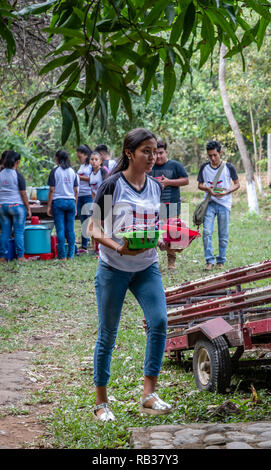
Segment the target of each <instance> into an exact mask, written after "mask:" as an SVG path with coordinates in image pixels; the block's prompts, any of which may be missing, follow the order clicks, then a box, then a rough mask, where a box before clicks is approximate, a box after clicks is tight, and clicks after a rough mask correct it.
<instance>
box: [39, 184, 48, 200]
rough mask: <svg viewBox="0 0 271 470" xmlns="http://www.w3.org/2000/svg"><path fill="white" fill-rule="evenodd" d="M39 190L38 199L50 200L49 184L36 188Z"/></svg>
mask: <svg viewBox="0 0 271 470" xmlns="http://www.w3.org/2000/svg"><path fill="white" fill-rule="evenodd" d="M36 190H37V199H38V200H39V201H42V202H46V201H48V196H49V186H41V187H40V188H36Z"/></svg>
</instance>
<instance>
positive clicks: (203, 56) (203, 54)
mask: <svg viewBox="0 0 271 470" xmlns="http://www.w3.org/2000/svg"><path fill="white" fill-rule="evenodd" d="M212 50H213V49H212V48H211V47H210V44H209V43H208V42H206V43H204V44H202V43H201V45H200V62H199V69H200V68H201V67H202V66H203V65H204V64H205V62H206V61H207V60H208V57H209V55H210V54H211V52H212Z"/></svg>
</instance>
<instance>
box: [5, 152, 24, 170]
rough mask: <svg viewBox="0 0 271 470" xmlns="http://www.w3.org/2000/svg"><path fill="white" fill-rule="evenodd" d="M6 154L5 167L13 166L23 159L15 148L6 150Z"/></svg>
mask: <svg viewBox="0 0 271 470" xmlns="http://www.w3.org/2000/svg"><path fill="white" fill-rule="evenodd" d="M4 154H5V155H4V168H9V169H11V168H13V167H14V165H15V163H16V162H17V161H18V160H20V159H21V155H20V154H19V153H18V152H15V151H14V150H5V152H4ZM2 156H3V154H2Z"/></svg>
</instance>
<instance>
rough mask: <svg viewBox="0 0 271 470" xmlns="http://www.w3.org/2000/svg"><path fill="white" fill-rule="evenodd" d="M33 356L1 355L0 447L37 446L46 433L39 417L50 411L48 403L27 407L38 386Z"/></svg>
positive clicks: (31, 354)
mask: <svg viewBox="0 0 271 470" xmlns="http://www.w3.org/2000/svg"><path fill="white" fill-rule="evenodd" d="M32 358H33V352H29V351H16V352H13V353H4V354H1V355H0V449H20V448H25V447H27V448H37V446H39V445H38V442H39V441H40V439H41V436H43V435H44V433H45V427H44V426H43V425H42V424H41V423H40V422H39V416H40V415H45V414H47V413H48V405H42V404H39V405H34V406H33V405H31V406H29V405H27V406H25V400H26V398H27V396H28V394H29V393H30V392H31V391H34V390H35V389H36V388H37V387H36V384H35V382H34V381H33V379H32V380H31V375H30V374H29V370H30V369H29V368H30V364H31V360H32ZM22 409H23V410H25V411H24V413H23V414H22ZM20 413H21V414H20ZM25 413H26V414H25Z"/></svg>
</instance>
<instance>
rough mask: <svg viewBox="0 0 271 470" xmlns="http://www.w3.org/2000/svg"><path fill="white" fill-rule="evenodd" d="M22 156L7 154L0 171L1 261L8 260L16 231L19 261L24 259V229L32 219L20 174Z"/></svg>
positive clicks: (15, 239)
mask: <svg viewBox="0 0 271 470" xmlns="http://www.w3.org/2000/svg"><path fill="white" fill-rule="evenodd" d="M20 158H21V157H20V154H19V153H17V152H15V151H14V150H8V151H6V152H5V159H4V163H3V169H2V171H0V227H1V236H0V261H7V259H8V244H9V239H10V236H11V233H12V228H13V231H14V242H15V250H16V256H17V258H18V261H26V259H25V258H24V228H25V219H26V217H29V218H30V217H31V210H30V207H29V202H28V197H27V194H26V184H25V179H24V177H23V175H21V174H20V173H19V172H18V168H19V164H20Z"/></svg>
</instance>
